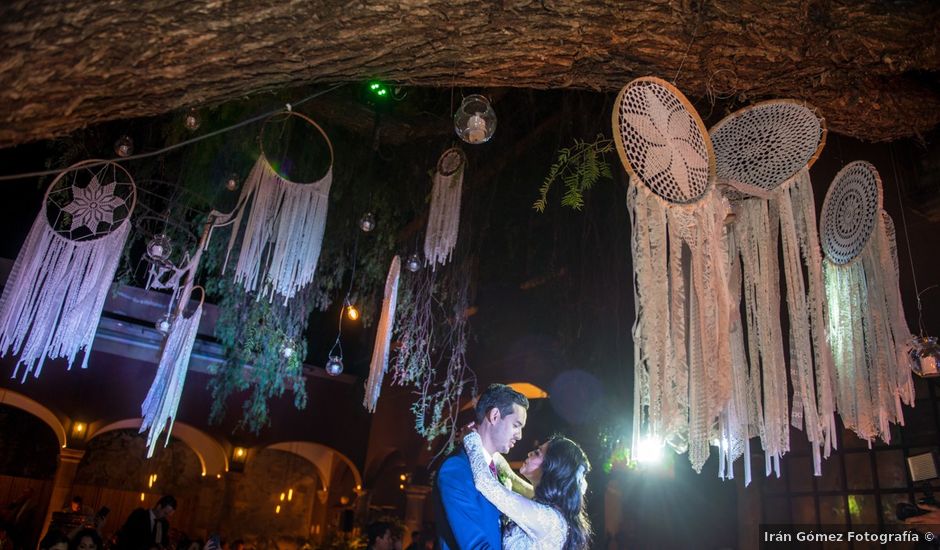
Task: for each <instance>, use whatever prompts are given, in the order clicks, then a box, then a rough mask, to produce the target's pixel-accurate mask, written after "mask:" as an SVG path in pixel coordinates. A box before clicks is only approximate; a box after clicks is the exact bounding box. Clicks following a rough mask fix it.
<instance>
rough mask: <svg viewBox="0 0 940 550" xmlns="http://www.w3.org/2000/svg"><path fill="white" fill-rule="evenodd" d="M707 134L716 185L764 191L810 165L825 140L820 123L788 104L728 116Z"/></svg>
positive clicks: (804, 109)
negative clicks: (748, 187)
mask: <svg viewBox="0 0 940 550" xmlns="http://www.w3.org/2000/svg"><path fill="white" fill-rule="evenodd" d="M709 134H710V137H711V140H712V145H713V146H714V148H715V170H716V172H717V175H718V181H719V182H724V181H730V182H735V183H737V182H740V183H744V184H746V185H751V186H755V187H760V188H761V189H765V190H768V191H770V190H773V189H775V188H776V187H777V186H779V185H780V184H782V183H783V182H785V181H787V180H788V179H790V178H791V177H793V175H794V174H796V173H797V172H798V171H799V170H801V169H802V168H804V167H805V168H808V167H809V166H811V165H812V163H813V162H815V160H816V158H817V157H818V155H819V153H820V151H822V148H823V146H824V145H825V142H826V126H825V121H824V120H823V119H821V118H819V117H818V116H816V114H815V113H814V112H813V111H812V110H811V109H809V108H807V107H806V106H804V105H802V104H799V103H796V102H794V101H789V100H773V101H765V102H762V103H757V104H755V105H752V106H750V107H747V108H745V109H741V110H740V111H736V112H734V113H731V114H730V115H728V116H726V117H725V118H723V119H722V120H721V121H720V122H718V124H716V125H714V126H713V127H712V129H711V131H710V132H709ZM731 194H732V195H734V196H735V198H740V197H742V196H743V195H742V194H740V193H736V192H732V193H731Z"/></svg>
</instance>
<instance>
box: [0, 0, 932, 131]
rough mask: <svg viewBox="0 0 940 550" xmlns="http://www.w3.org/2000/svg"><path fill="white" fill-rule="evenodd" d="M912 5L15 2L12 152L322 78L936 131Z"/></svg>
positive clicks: (836, 0) (8, 90)
mask: <svg viewBox="0 0 940 550" xmlns="http://www.w3.org/2000/svg"><path fill="white" fill-rule="evenodd" d="M938 5H940V4H938V3H937V2H932V1H921V2H918V1H913V0H894V1H887V0H858V1H850V0H779V1H777V2H770V3H768V2H766V0H699V1H695V0H649V1H646V2H622V1H619V0H565V1H560V0H541V1H529V0H503V1H502V2H487V1H483V0H399V1H397V2H392V1H385V2H370V1H359V2H344V3H340V2H335V1H325V0H319V1H310V0H291V1H283V0H260V1H254V2H248V1H244V0H241V1H239V0H203V1H191V0H138V1H135V2H127V1H124V2H120V1H105V0H16V1H12V2H11V1H7V2H4V3H3V5H2V6H0V47H2V51H3V52H4V53H3V57H2V59H0V146H10V145H14V144H17V143H23V142H28V141H32V140H38V139H47V138H52V137H56V136H60V135H63V134H67V133H68V132H71V131H73V130H75V129H78V128H81V127H84V126H87V125H91V124H97V123H101V122H105V121H108V120H115V119H123V118H133V117H140V116H150V115H157V114H162V113H167V112H170V111H173V110H176V109H181V108H184V107H189V106H196V105H200V104H206V103H216V102H222V101H226V100H231V99H234V98H237V97H241V96H244V95H245V94H249V93H255V92H259V91H268V90H272V89H277V88H283V87H287V86H296V85H301V84H311V83H320V82H322V83H327V82H349V81H360V80H365V79H368V78H382V79H384V80H387V81H393V82H397V83H399V84H402V85H409V86H437V87H451V86H468V87H483V88H485V87H504V86H510V87H528V88H536V89H547V88H581V89H593V90H600V91H612V90H617V89H619V88H621V87H622V86H623V85H624V84H626V83H627V82H628V81H629V80H631V79H632V78H635V77H637V76H643V75H657V76H660V77H663V78H665V79H667V80H675V81H676V84H677V86H678V87H679V88H680V89H682V90H683V91H684V92H685V93H686V94H687V95H689V96H690V97H692V98H693V99H695V98H705V97H708V96H711V97H715V96H719V97H736V98H738V99H742V100H745V101H750V100H758V99H769V98H795V99H801V100H804V101H807V102H809V103H810V104H812V105H814V106H816V107H817V108H818V109H819V110H820V112H821V114H822V115H823V116H824V117H825V118H826V119H827V122H828V124H829V127H830V129H831V130H833V131H836V132H839V133H843V134H846V135H850V136H854V137H859V138H863V139H866V140H875V141H877V140H890V139H895V138H899V137H903V136H910V135H913V134H918V133H923V132H925V131H927V130H929V129H931V128H933V127H934V126H936V125H937V124H938V123H940V92H938V87H937V86H936V81H937V79H936V76H937V71H938V69H940V49H938V48H940V35H938V29H940V15H938V13H940V9H938Z"/></svg>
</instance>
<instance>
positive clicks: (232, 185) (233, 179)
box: [225, 174, 238, 191]
mask: <svg viewBox="0 0 940 550" xmlns="http://www.w3.org/2000/svg"><path fill="white" fill-rule="evenodd" d="M225 188H226V189H228V190H229V191H234V190H236V189H238V177H237V176H235V174H232V175H230V176H229V177H228V180H227V181H226V182H225Z"/></svg>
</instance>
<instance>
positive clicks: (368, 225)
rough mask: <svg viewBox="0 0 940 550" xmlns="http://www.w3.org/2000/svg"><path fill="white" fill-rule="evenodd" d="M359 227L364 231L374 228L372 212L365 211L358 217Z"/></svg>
mask: <svg viewBox="0 0 940 550" xmlns="http://www.w3.org/2000/svg"><path fill="white" fill-rule="evenodd" d="M359 229H362V230H363V231H364V232H365V233H368V232H370V231H372V230H373V229H375V216H373V215H372V212H366V213H365V214H363V216H362V217H361V218H359Z"/></svg>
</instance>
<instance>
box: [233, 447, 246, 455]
mask: <svg viewBox="0 0 940 550" xmlns="http://www.w3.org/2000/svg"><path fill="white" fill-rule="evenodd" d="M245 452H246V451H245V448H244V447H235V458H244V456H245Z"/></svg>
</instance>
